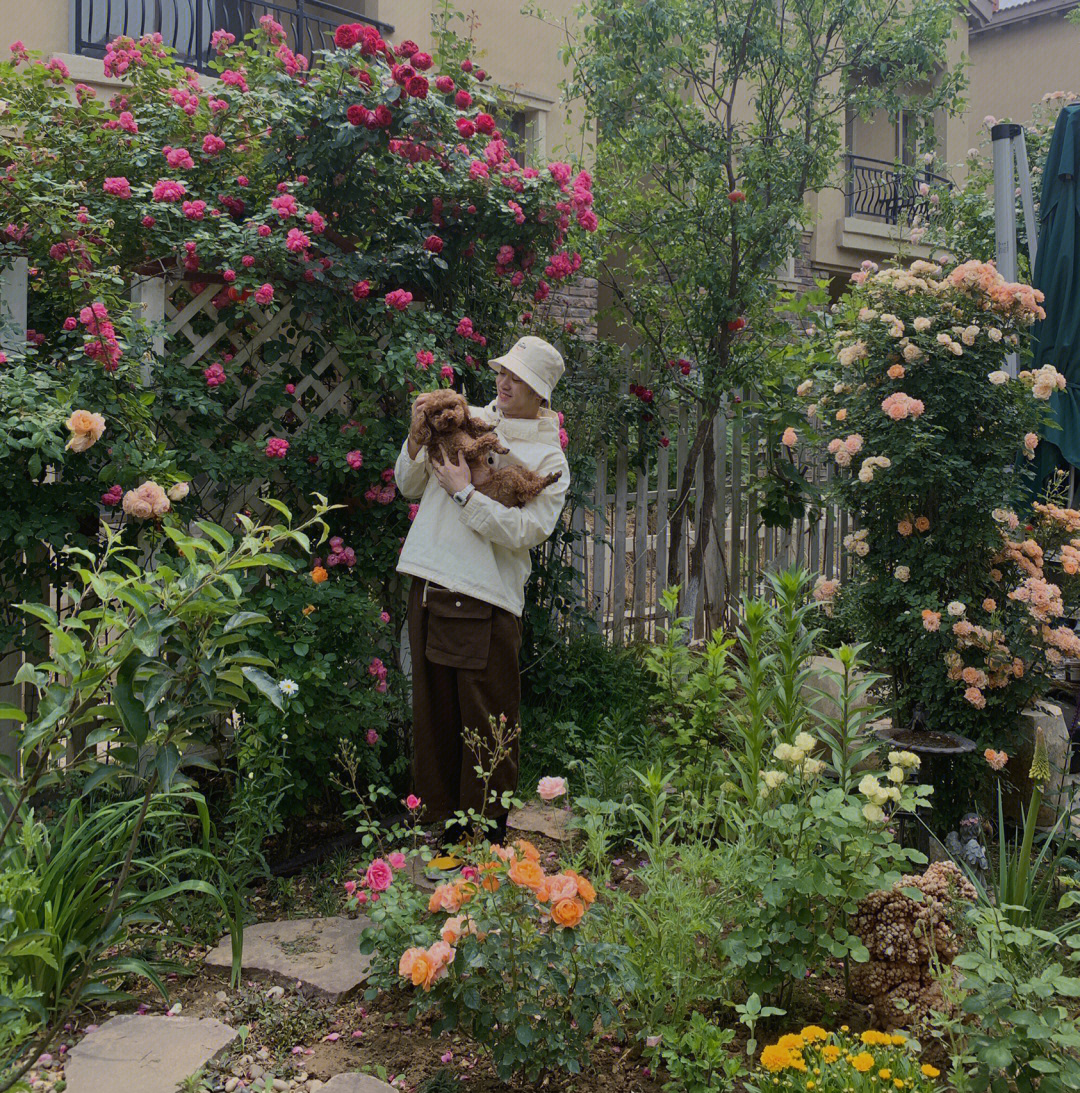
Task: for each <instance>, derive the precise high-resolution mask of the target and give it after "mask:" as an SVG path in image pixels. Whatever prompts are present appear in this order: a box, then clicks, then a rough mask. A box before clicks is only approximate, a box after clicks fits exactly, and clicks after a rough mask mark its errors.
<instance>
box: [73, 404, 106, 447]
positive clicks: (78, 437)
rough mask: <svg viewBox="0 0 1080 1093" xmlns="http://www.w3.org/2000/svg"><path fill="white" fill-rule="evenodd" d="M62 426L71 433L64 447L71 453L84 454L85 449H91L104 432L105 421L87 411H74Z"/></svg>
mask: <svg viewBox="0 0 1080 1093" xmlns="http://www.w3.org/2000/svg"><path fill="white" fill-rule="evenodd" d="M64 424H65V425H66V426H67V428H68V431H69V432H70V433H71V439H70V440H69V441H68V442H67V445H66V447H67V448H68V449H69V450H71V451H73V452H85V451H86V449H87V448H92V447H93V446H94V445H95V444H96V443H97V442H98V441H99V440H100V439H101V434H102V433H103V432H105V419H104V418H103V417H102V416H101V414H92V413H90V411H89V410H76V411H74V413H72V415H71V417H69V418H68V419H67V421H66V422H64Z"/></svg>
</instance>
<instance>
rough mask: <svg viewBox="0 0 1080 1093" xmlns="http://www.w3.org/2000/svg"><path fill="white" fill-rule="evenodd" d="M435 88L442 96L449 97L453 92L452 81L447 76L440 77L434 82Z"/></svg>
mask: <svg viewBox="0 0 1080 1093" xmlns="http://www.w3.org/2000/svg"><path fill="white" fill-rule="evenodd" d="M435 86H436V87H437V88H438V89H439V90H440V91H441V92H442V93H443V94H444V95H449V94H450V92H451V91H453V90H454V81H453V80H452V79H450V77H449V76H440V77H439V78H438V79H437V80H436V81H435Z"/></svg>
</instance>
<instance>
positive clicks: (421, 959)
mask: <svg viewBox="0 0 1080 1093" xmlns="http://www.w3.org/2000/svg"><path fill="white" fill-rule="evenodd" d="M437 968H438V964H437V963H436V962H435V961H434V960H433V959H432V958H431V955H430V954H429V953H428V951H427V949H406V950H405V952H403V953H402V954H401V960H400V961H398V975H400V976H401V977H402V978H403V979H408V980H409V981H410V982H411V983H412V985H413V986H414V987H422V986H424V985H425V983H428V982H431V981H433V980H434V975H435V971H436V969H437Z"/></svg>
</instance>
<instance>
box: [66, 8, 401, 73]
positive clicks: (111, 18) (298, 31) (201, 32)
mask: <svg viewBox="0 0 1080 1093" xmlns="http://www.w3.org/2000/svg"><path fill="white" fill-rule="evenodd" d="M72 4H73V6H74V9H75V52H76V53H79V54H82V55H83V56H86V57H104V56H105V46H106V44H107V43H109V42H111V41H112V40H113V39H114V38H116V37H117V36H118V35H121V34H126V35H128V36H129V37H132V38H139V37H141V36H142V35H143V34H154V33H160V34H161V36H162V38H164V39H165V44H166V45H168V46H172V47H173V49H175V50H176V55H177V59H178V60H179V61H180V62H181V63H182V64H186V65H190V66H191V67H192V68H195V69H198V71H200V72H209V71H210V69H209V62H210V61H211V60H212V58H213V57H214V53H213V50H211V48H210V35H211V34H212V33H213V32H214V31H215V30H227V31H229V32H230V33H231V34H235V35H236V37H237V40H239V39H241V38H243V36H244V35H245V34H247V32H248V31H249V30H252V29H254V28H255V27H257V26H258V25H259V20H260V19H261V18H262V17H263V16H264V15H270V16H272V17H273V18H274V19H276V20H277V21H278V22H279V23H280V24H281V25H282V27H284V29H285V34H286V36H287V40H288V44H289V46H290V48H292V49H293V50H295V51H296V52H297V53H302V54H304V55H305V56H306V57H307V58H308V60H309V61H310V60H313V59H314V54H315V51H316V50H319V49H327V48H330V47H332V46H333V38H334V31H335V30H336V29H337V27H338V26H340V25H341V24H342V23H369V24H371V25H372V26H374V27H377V28H378V30H379V33H380V34H383V35H388V34H392V33H393V30H394V28H393V27H392V26H390V24H389V23H383V22H380V21H379V20H378V19H369V18H367V17H366V16H363V15H358V14H357V13H356V12H355V11H349V10H348V8H342V7H337V6H336V5H334V4H327V3H324V2H323V0H281V2H279V3H270V2H264V0H72Z"/></svg>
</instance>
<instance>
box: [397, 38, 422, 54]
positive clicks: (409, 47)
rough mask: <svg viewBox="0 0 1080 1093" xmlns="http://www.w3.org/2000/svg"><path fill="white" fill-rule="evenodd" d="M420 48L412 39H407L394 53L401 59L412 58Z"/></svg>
mask: <svg viewBox="0 0 1080 1093" xmlns="http://www.w3.org/2000/svg"><path fill="white" fill-rule="evenodd" d="M419 49H420V47H419V46H418V45H417V44H416V43H415V42H414V41H413V40H412V39H411V38H406V39H405V41H404V42H402V43H401V44H400V45H398V46H395V47H394V52H395V53H396V54H397V55H398V56H399V57H411V56H412V55H413V54H414V53H416V52H417V51H418V50H419Z"/></svg>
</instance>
